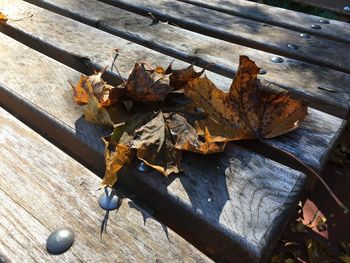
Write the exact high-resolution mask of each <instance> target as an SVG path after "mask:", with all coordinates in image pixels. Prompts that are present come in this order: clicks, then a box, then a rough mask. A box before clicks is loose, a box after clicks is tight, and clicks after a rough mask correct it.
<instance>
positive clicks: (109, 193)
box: [98, 188, 119, 211]
mask: <svg viewBox="0 0 350 263" xmlns="http://www.w3.org/2000/svg"><path fill="white" fill-rule="evenodd" d="M98 204H99V205H100V207H101V208H102V209H103V210H106V211H111V210H115V209H117V208H118V207H119V197H118V195H117V193H116V192H115V191H114V190H111V189H108V188H105V189H104V193H103V194H102V195H101V196H100V199H99V201H98Z"/></svg>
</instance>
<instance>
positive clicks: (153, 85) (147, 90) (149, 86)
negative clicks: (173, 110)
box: [125, 63, 172, 102]
mask: <svg viewBox="0 0 350 263" xmlns="http://www.w3.org/2000/svg"><path fill="white" fill-rule="evenodd" d="M169 82H170V80H169V75H168V74H165V70H164V69H163V68H161V67H157V68H155V69H146V64H145V63H136V64H135V67H134V69H133V71H132V72H131V74H130V76H129V79H128V81H127V82H126V85H125V89H126V91H127V93H128V95H129V96H130V97H131V98H132V99H133V100H135V101H140V102H156V101H164V99H165V97H166V96H167V95H168V94H169V93H170V92H171V91H172V87H171V86H170V84H169Z"/></svg>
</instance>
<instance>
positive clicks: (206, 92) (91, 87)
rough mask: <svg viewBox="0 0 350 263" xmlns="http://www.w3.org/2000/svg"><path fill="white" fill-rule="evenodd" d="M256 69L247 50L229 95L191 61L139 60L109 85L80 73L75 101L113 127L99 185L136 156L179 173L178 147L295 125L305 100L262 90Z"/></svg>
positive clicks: (206, 148)
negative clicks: (177, 64)
mask: <svg viewBox="0 0 350 263" xmlns="http://www.w3.org/2000/svg"><path fill="white" fill-rule="evenodd" d="M259 70H260V69H259V68H258V67H257V66H256V64H255V63H254V62H253V61H252V60H250V59H249V58H248V57H247V56H241V57H240V65H239V68H238V71H237V74H236V77H235V79H234V81H233V82H232V84H231V87H230V90H229V92H228V93H225V92H223V91H222V90H220V89H218V88H217V87H216V86H215V84H214V83H213V82H211V81H210V80H209V79H208V78H207V77H206V76H202V75H203V73H204V72H203V71H204V70H203V71H201V72H196V71H195V70H194V68H193V66H190V67H188V68H184V69H180V70H173V69H172V66H171V65H170V66H169V67H168V68H167V69H163V68H162V67H156V68H154V69H153V68H151V67H150V66H149V65H147V64H146V63H137V64H136V65H135V67H134V69H133V71H132V73H131V74H130V76H129V78H128V80H127V81H126V82H125V83H123V84H121V85H119V86H117V87H113V86H110V85H108V84H107V83H106V82H105V81H103V79H102V78H101V76H102V74H103V72H98V73H95V74H94V75H91V76H84V75H83V76H81V78H80V80H79V82H78V83H77V85H75V86H74V85H72V87H73V89H74V100H75V102H76V103H78V104H79V105H85V106H84V107H85V108H84V112H85V118H86V120H87V121H90V122H93V123H98V124H102V125H108V126H112V127H114V131H113V133H112V134H111V135H110V136H108V137H106V138H104V139H103V140H104V142H105V145H106V148H105V161H106V173H105V177H104V180H103V181H102V185H101V186H102V187H105V186H112V185H113V184H114V183H115V182H116V180H117V174H118V172H119V171H120V170H121V169H122V168H123V167H124V166H126V165H128V164H129V162H130V161H131V160H132V159H133V158H134V157H135V156H136V157H137V158H138V159H139V160H142V161H143V162H144V163H145V164H147V165H148V166H150V167H152V168H154V169H155V170H157V171H159V172H161V173H162V174H164V175H165V176H168V175H169V174H171V173H179V172H180V171H181V155H182V151H191V152H196V153H200V154H211V153H218V152H222V151H224V149H225V145H226V143H227V142H229V141H233V140H242V139H254V138H257V139H262V138H272V137H275V136H278V135H280V134H283V133H287V132H289V131H292V130H294V129H296V128H297V127H298V124H299V123H300V121H302V120H303V119H304V118H305V116H306V114H307V103H306V102H305V101H301V100H300V101H299V100H294V99H291V98H290V97H289V95H288V93H287V92H280V91H279V92H277V91H271V90H267V89H264V88H263V87H262V86H261V84H260V81H259V80H258V79H257V74H258V72H259Z"/></svg>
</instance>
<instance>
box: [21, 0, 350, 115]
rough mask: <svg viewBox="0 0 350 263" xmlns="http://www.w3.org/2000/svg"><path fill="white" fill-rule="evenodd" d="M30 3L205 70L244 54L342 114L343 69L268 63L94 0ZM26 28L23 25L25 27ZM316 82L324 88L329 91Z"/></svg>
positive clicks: (345, 94)
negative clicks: (206, 67)
mask: <svg viewBox="0 0 350 263" xmlns="http://www.w3.org/2000/svg"><path fill="white" fill-rule="evenodd" d="M30 2H32V3H35V4H37V5H40V6H41V7H44V8H48V9H50V10H53V11H55V12H58V13H60V14H63V15H65V16H68V17H71V18H73V19H76V20H78V21H83V22H84V23H86V24H88V25H92V26H95V27H98V28H99V29H102V30H104V31H107V32H110V33H112V34H115V35H117V36H120V37H122V38H125V39H127V40H129V41H133V42H135V43H139V44H141V45H144V46H146V47H149V48H151V49H154V50H157V51H160V52H162V53H164V54H167V55H170V56H172V57H175V58H178V59H181V60H184V61H187V62H189V63H195V64H197V65H200V66H207V65H209V66H208V69H209V70H211V71H213V72H216V73H218V74H222V75H224V76H226V77H229V78H232V77H233V76H234V74H235V70H236V68H237V66H238V63H239V61H238V59H239V55H240V54H244V55H247V56H249V57H250V58H251V59H253V60H254V61H255V62H256V63H257V64H258V65H259V66H260V67H262V68H264V69H265V70H266V71H267V74H266V75H261V76H260V78H261V79H262V80H264V81H265V82H268V83H274V84H276V85H279V86H280V87H283V88H285V89H288V90H290V91H291V92H292V93H293V94H295V95H296V96H299V97H303V98H307V99H308V100H309V101H310V103H311V106H313V107H315V108H317V109H319V110H322V111H325V112H327V113H330V114H333V115H336V116H338V117H343V118H346V116H347V114H348V111H349V98H350V87H349V85H348V83H350V75H349V74H346V73H343V72H339V71H335V70H332V69H329V68H325V67H320V66H316V65H314V64H309V63H305V62H300V61H297V60H294V59H289V58H284V59H285V62H284V63H282V64H275V63H271V61H270V58H271V57H273V56H275V55H274V54H271V53H267V52H263V51H259V50H256V49H252V48H247V47H245V46H240V45H237V44H233V43H228V42H226V41H222V40H220V39H216V38H212V37H208V36H204V35H201V34H198V33H195V32H191V31H188V30H184V29H181V28H179V27H174V26H172V25H169V24H165V23H156V24H152V19H151V18H147V17H143V16H140V15H137V14H134V13H131V12H128V11H125V10H122V9H119V8H116V7H112V6H109V5H106V4H104V3H101V2H99V1H97V0H87V1H83V0H76V1H70V0H40V1H37V0H31V1H30ZM244 2H247V3H250V2H248V1H244ZM252 4H253V3H252ZM151 24H152V25H151ZM26 29H27V30H28V27H26ZM179 39H181V41H180V42H179ZM218 47H220V48H218ZM318 87H323V88H328V89H330V90H333V91H334V92H329V91H326V90H324V89H319V88H318Z"/></svg>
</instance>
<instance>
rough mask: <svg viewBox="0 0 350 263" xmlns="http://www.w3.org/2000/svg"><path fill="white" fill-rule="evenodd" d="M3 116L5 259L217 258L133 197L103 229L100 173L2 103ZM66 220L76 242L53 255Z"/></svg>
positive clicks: (0, 223)
mask: <svg viewBox="0 0 350 263" xmlns="http://www.w3.org/2000/svg"><path fill="white" fill-rule="evenodd" d="M0 123H1V126H0V134H1V140H0V147H1V151H0V157H1V160H3V161H2V162H1V169H0V170H1V171H0V236H1V239H0V255H1V256H0V259H1V257H3V258H7V259H8V262H23V261H25V262H38V261H45V262H82V261H83V262H102V261H103V262H116V261H118V262H150V261H153V262H211V260H210V259H208V258H207V257H206V256H205V255H203V254H202V253H201V252H199V251H198V250H197V249H196V248H194V247H193V246H192V245H191V244H189V243H187V242H186V241H185V240H183V239H182V238H181V237H179V236H178V235H177V234H175V233H174V232H173V231H172V230H171V229H168V228H167V227H166V226H164V225H162V224H160V223H159V222H158V221H156V220H155V219H153V218H152V216H151V215H149V214H148V213H147V211H145V210H143V208H141V207H139V206H138V205H137V204H135V203H134V202H133V201H131V200H130V199H127V198H125V199H123V200H122V204H121V206H120V207H119V209H118V211H117V212H114V211H112V212H110V214H111V215H110V216H109V221H108V227H107V232H106V233H103V234H101V235H100V232H101V223H102V220H103V218H104V211H103V210H102V209H100V208H99V207H98V206H97V205H96V200H97V198H98V196H99V194H100V192H99V191H97V186H98V184H99V181H100V179H99V178H98V177H97V176H96V175H95V174H93V173H92V172H90V171H89V170H87V169H86V168H85V167H84V166H82V165H81V164H79V163H78V162H76V161H75V160H73V159H72V158H71V157H69V156H68V155H67V154H65V153H64V152H62V151H61V150H59V149H58V148H56V147H55V146H53V145H52V144H50V143H49V142H47V141H46V140H45V139H44V138H42V137H41V136H40V135H39V134H37V133H35V132H33V131H32V130H31V129H30V128H29V127H27V126H25V125H24V124H23V123H21V122H20V121H18V120H17V119H16V118H14V117H13V116H11V115H10V114H9V113H8V112H6V111H5V110H4V109H2V108H0ZM66 226H69V227H70V228H71V229H73V231H74V234H75V236H76V238H75V243H74V245H73V247H72V249H70V250H69V251H68V252H67V253H64V254H62V255H59V256H55V255H50V254H49V253H48V252H47V251H46V250H45V242H46V239H47V237H48V235H49V234H50V231H53V230H55V229H57V228H61V227H66ZM6 262H7V261H6Z"/></svg>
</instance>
